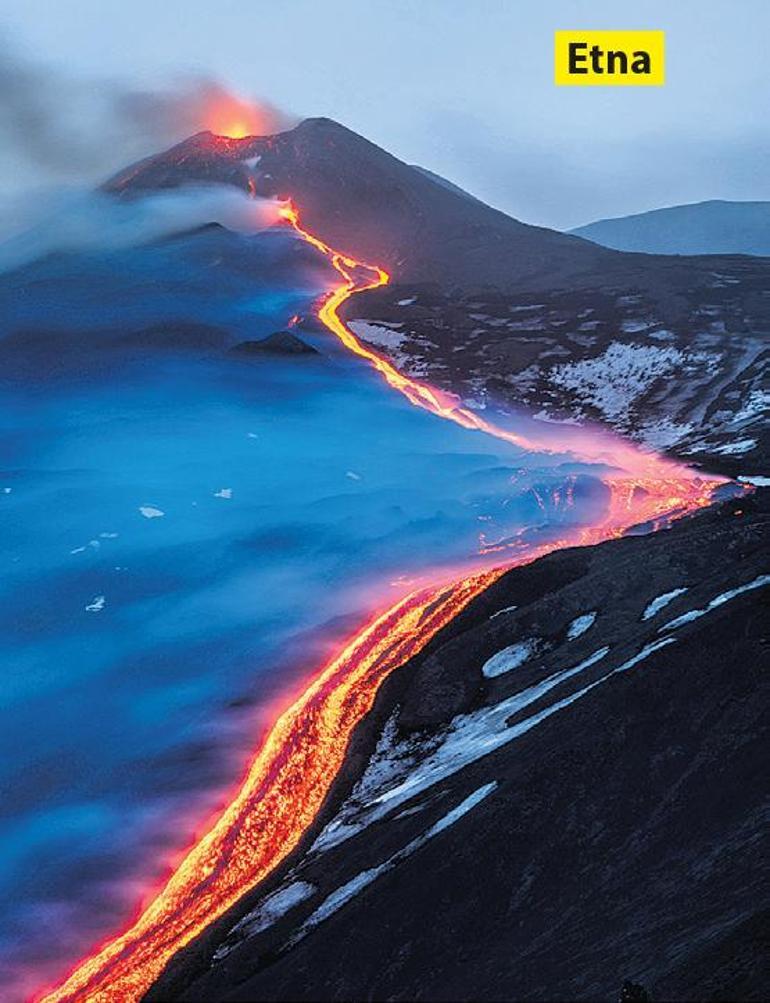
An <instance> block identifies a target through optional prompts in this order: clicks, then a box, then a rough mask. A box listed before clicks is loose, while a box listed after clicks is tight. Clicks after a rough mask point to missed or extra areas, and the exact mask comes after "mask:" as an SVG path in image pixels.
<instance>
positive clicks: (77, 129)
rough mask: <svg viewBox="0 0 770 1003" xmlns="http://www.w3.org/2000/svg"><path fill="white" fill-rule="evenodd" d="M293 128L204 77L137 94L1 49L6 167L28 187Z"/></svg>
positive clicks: (1, 136)
mask: <svg viewBox="0 0 770 1003" xmlns="http://www.w3.org/2000/svg"><path fill="white" fill-rule="evenodd" d="M292 124H293V120H292V119H291V118H290V117H288V116H286V115H285V114H283V113H282V112H280V111H278V110H277V109H276V108H274V107H272V106H271V105H269V104H266V103H265V102H263V101H259V100H252V99H247V98H244V97H241V96H237V95H234V94H233V93H231V92H230V91H228V90H227V89H226V88H225V87H224V86H223V85H222V84H220V83H217V82H216V81H214V80H211V79H208V78H205V77H192V78H188V79H185V80H181V81H179V82H177V83H175V84H172V85H170V86H168V87H165V88H160V89H156V90H138V89H135V88H131V87H128V86H126V85H125V84H121V83H120V82H119V81H112V80H96V79H90V80H85V79H78V78H74V77H70V76H68V75H67V74H66V73H64V72H62V71H59V70H57V69H53V68H50V67H46V66H43V65H41V64H37V63H34V62H31V61H29V60H26V59H24V58H22V57H20V56H19V55H18V54H17V53H15V52H14V51H12V49H11V48H10V47H9V46H8V44H7V43H5V44H1V43H0V149H2V151H3V154H2V155H3V159H4V161H5V164H4V165H3V166H4V167H5V170H6V172H7V173H8V174H9V175H11V176H12V177H14V179H17V178H23V179H24V182H25V183H29V181H30V180H31V181H32V183H39V184H45V183H51V182H54V183H57V182H63V181H69V182H72V181H75V182H95V181H98V180H101V179H102V178H103V177H105V176H106V175H108V174H110V173H112V172H114V171H115V170H118V169H119V168H121V167H124V166H125V165H126V163H130V162H131V161H133V160H136V159H138V158H139V157H143V156H146V155H148V154H150V153H153V152H155V151H156V150H157V149H158V148H159V147H160V148H163V147H167V146H170V145H172V144H173V143H175V142H177V141H179V140H181V139H184V138H186V137H187V136H189V135H191V134H192V133H196V132H201V131H203V130H210V131H211V132H215V133H219V134H221V135H227V136H233V137H240V136H247V135H266V134H269V133H273V132H278V131H280V130H282V129H286V128H288V127H290V126H291V125H292ZM17 183H18V182H17Z"/></svg>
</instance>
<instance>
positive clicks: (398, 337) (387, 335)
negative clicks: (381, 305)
mask: <svg viewBox="0 0 770 1003" xmlns="http://www.w3.org/2000/svg"><path fill="white" fill-rule="evenodd" d="M348 327H349V328H350V329H351V330H352V331H353V334H355V335H356V337H358V338H362V339H363V340H364V341H368V342H369V344H371V345H378V346H379V347H380V348H400V347H401V345H403V343H404V342H405V341H406V335H405V334H403V333H402V332H401V331H394V330H393V328H391V327H384V326H383V325H382V324H370V323H369V321H368V320H351V321H348Z"/></svg>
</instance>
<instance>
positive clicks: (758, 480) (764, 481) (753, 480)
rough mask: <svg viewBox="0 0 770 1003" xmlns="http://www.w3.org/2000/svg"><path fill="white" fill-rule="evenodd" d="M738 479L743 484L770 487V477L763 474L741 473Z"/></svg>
mask: <svg viewBox="0 0 770 1003" xmlns="http://www.w3.org/2000/svg"><path fill="white" fill-rule="evenodd" d="M738 480H739V481H740V482H741V484H751V485H752V486H753V487H755V488H770V477H765V476H763V475H762V474H751V475H750V476H745V475H744V474H740V475H739V477H738Z"/></svg>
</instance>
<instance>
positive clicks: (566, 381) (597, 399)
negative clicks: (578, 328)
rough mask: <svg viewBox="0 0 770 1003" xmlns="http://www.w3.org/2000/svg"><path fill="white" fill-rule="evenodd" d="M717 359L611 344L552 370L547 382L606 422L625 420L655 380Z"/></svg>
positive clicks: (701, 354) (675, 350)
mask: <svg viewBox="0 0 770 1003" xmlns="http://www.w3.org/2000/svg"><path fill="white" fill-rule="evenodd" d="M717 358H718V356H715V355H712V354H710V353H707V352H688V353H684V352H681V351H680V350H679V349H678V348H673V347H671V346H666V347H661V346H658V345H627V344H624V343H622V342H619V341H613V342H612V343H611V344H610V345H608V347H607V348H606V349H605V351H604V352H603V353H602V354H601V355H598V356H596V357H595V358H593V359H583V360H581V361H580V362H566V363H562V364H561V365H559V366H554V367H553V368H552V369H551V371H550V373H549V374H548V376H549V379H550V381H551V382H552V383H553V384H555V385H556V386H559V387H561V388H562V389H564V390H568V391H571V392H574V393H575V394H576V395H577V396H578V397H579V398H581V399H582V400H583V401H585V402H586V403H588V404H592V405H593V406H594V407H595V408H596V409H597V410H598V411H600V412H601V413H602V414H603V415H604V416H605V417H606V418H609V419H615V420H617V419H619V418H624V417H627V412H628V409H629V408H630V406H631V405H632V404H633V402H634V401H635V400H636V399H637V397H639V396H641V394H643V393H645V392H646V391H647V390H649V389H650V387H651V386H652V385H653V384H654V383H655V381H656V380H658V379H660V378H661V377H663V376H666V375H668V374H670V373H671V372H673V371H674V370H675V369H678V368H679V367H681V366H684V365H685V364H688V365H694V364H705V363H710V362H713V361H715V360H716V359H717Z"/></svg>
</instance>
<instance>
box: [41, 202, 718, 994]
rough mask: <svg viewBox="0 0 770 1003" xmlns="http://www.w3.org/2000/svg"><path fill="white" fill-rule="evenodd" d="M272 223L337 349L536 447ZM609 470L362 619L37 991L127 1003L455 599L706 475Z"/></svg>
mask: <svg viewBox="0 0 770 1003" xmlns="http://www.w3.org/2000/svg"><path fill="white" fill-rule="evenodd" d="M281 215H282V217H283V220H284V221H285V222H287V223H288V224H290V225H291V226H292V227H293V228H294V230H295V231H296V232H297V234H298V235H299V236H300V237H301V238H302V239H304V240H306V241H308V242H309V243H310V244H312V245H313V246H315V247H316V248H317V249H318V251H319V252H320V253H322V254H323V255H324V256H325V257H327V259H328V260H329V261H330V262H331V264H332V265H333V266H334V268H335V269H336V271H337V273H338V274H339V276H340V283H339V284H338V285H337V286H336V287H335V288H334V289H333V290H332V291H331V292H330V293H329V294H328V295H327V296H326V297H325V299H324V300H323V301H322V303H321V305H320V308H319V311H318V315H319V318H320V319H321V321H322V322H323V323H324V324H325V326H326V327H327V328H328V329H329V330H330V331H331V332H332V334H334V335H335V336H336V337H337V338H338V339H339V340H340V341H341V342H342V343H343V345H344V346H345V347H346V348H347V349H349V350H350V351H351V352H353V353H355V354H356V355H358V356H359V357H361V358H362V359H364V360H365V361H366V362H367V363H368V364H369V365H371V366H373V367H374V368H375V369H376V370H377V371H378V372H379V373H380V375H381V376H382V377H383V378H384V379H385V380H386V381H387V383H388V384H389V385H390V386H391V387H393V388H394V389H396V390H398V391H399V392H400V393H402V394H403V395H404V396H405V397H406V398H407V399H408V400H409V401H410V402H411V403H412V404H414V405H416V406H419V407H421V408H424V409H426V410H428V411H430V412H432V413H434V414H435V415H437V416H438V417H441V418H444V419H447V420H451V421H453V422H456V423H457V424H459V425H461V426H462V427H464V428H467V429H475V430H477V431H479V432H480V433H482V434H486V435H491V436H494V437H496V438H497V439H500V440H503V441H505V442H508V443H511V444H513V445H515V446H518V447H521V446H524V447H526V448H527V449H531V450H538V449H539V450H543V449H544V448H547V446H548V444H547V443H544V442H533V441H532V440H531V438H525V437H522V436H520V435H518V434H516V433H515V432H513V431H508V430H506V429H505V428H502V427H498V426H496V425H494V424H492V423H490V422H487V421H486V420H484V419H482V418H481V417H479V416H478V415H476V414H475V413H474V412H473V411H471V410H469V409H467V408H465V407H463V406H461V404H460V403H459V402H458V401H457V400H456V399H455V398H453V397H452V396H451V395H449V394H446V393H444V392H443V391H440V390H438V389H436V388H433V387H431V386H430V385H429V384H427V383H424V382H419V381H416V380H413V379H410V378H408V377H407V376H405V375H404V374H402V373H400V372H399V371H398V370H397V369H396V368H395V367H394V366H393V365H392V364H391V363H390V362H389V361H388V360H387V359H386V358H385V357H384V356H382V355H380V354H378V353H377V352H375V351H374V350H373V349H371V348H369V347H368V346H366V345H365V344H363V343H362V342H361V341H359V340H358V338H357V337H356V336H355V334H354V333H353V332H352V330H351V329H350V328H349V326H348V325H347V324H346V323H345V322H344V320H343V319H342V318H341V317H340V313H339V310H340V307H341V306H342V304H343V303H344V302H345V301H346V300H347V299H348V298H349V297H350V296H352V295H353V294H355V293H356V292H360V291H362V290H364V289H371V288H375V287H377V286H380V285H384V284H385V283H387V282H388V280H389V277H388V275H387V273H386V272H385V271H383V270H382V269H381V268H378V267H372V266H368V265H365V264H363V263H361V262H358V261H355V260H353V259H352V258H350V257H348V256H346V255H345V254H342V253H340V252H337V251H335V250H333V249H332V248H330V247H328V246H327V245H326V244H325V243H324V242H323V241H322V240H320V239H319V238H318V237H317V236H315V235H314V234H312V233H310V232H308V231H307V230H305V229H304V228H303V226H302V224H301V222H300V216H299V213H298V211H297V209H296V208H295V207H294V206H292V205H290V204H289V205H286V206H284V207H283V209H282V210H281ZM605 447H606V441H604V442H603V443H602V446H601V447H596V450H595V453H594V455H593V456H592V455H591V439H590V436H586V437H585V439H584V440H583V445H582V447H581V449H580V451H581V452H582V453H584V454H585V455H587V456H588V457H589V458H591V459H597V458H598V456H597V454H601V455H602V456H604V454H605V452H606V449H605ZM614 456H615V458H616V459H617V461H618V463H617V467H616V469H613V470H611V471H610V472H609V473H608V474H606V475H605V476H604V480H605V483H606V485H607V487H608V489H609V494H608V497H609V503H608V505H607V506H606V508H605V512H604V514H603V516H602V518H601V521H599V522H598V523H597V524H596V525H594V526H591V527H588V528H585V527H583V528H580V529H570V530H565V532H564V536H563V537H562V539H560V540H557V541H551V542H549V543H548V544H545V545H542V546H539V547H537V548H534V549H529V550H526V552H524V553H522V552H519V553H518V555H517V556H514V555H513V554H511V553H509V554H508V555H506V554H505V553H504V552H501V551H505V547H501V548H495V547H491V548H489V549H488V550H487V551H486V553H485V554H484V556H483V558H482V560H483V562H484V563H483V564H482V565H481V567H480V568H479V569H478V570H476V571H474V572H473V573H469V572H468V571H467V570H466V571H464V572H463V573H462V574H460V573H457V574H455V575H454V576H451V575H449V576H447V574H446V572H444V573H442V575H441V576H439V575H438V574H437V576H436V579H437V580H436V581H435V582H434V584H432V585H430V586H427V587H422V588H420V589H419V590H417V591H414V592H411V593H410V594H408V595H405V596H403V597H402V598H401V599H400V600H399V601H398V602H396V603H395V604H394V605H392V606H391V607H390V608H388V609H386V610H385V611H384V612H382V611H381V612H379V613H377V614H376V615H374V616H373V617H372V619H371V620H370V622H369V623H367V624H366V625H365V626H364V627H363V628H362V629H361V630H360V631H359V632H358V633H357V634H356V635H355V636H354V637H352V638H351V639H350V640H349V641H348V643H347V644H346V645H345V646H344V648H343V650H341V651H340V652H339V653H338V654H337V655H336V657H334V658H333V660H332V661H331V662H330V663H329V664H328V665H327V666H326V667H325V668H323V669H322V670H321V671H320V672H319V673H318V675H317V676H316V677H315V679H313V681H312V682H311V683H310V685H309V686H308V688H307V689H306V690H305V691H304V693H302V694H301V696H300V697H299V698H298V699H297V700H296V701H295V702H294V703H293V704H292V705H291V706H290V707H288V709H286V710H285V711H284V712H283V713H282V714H281V715H280V716H279V717H278V719H277V720H276V722H275V723H274V725H273V726H272V728H271V730H270V732H269V733H268V735H267V737H266V739H265V741H264V744H263V745H262V747H261V748H260V749H259V750H258V751H257V753H256V754H255V756H254V758H253V760H252V762H251V764H250V766H249V768H248V771H247V774H246V776H245V778H244V780H243V781H242V783H241V785H240V788H239V789H238V791H237V793H236V794H235V795H234V797H233V799H232V800H231V802H230V803H229V805H228V806H227V808H226V809H225V810H224V811H223V812H222V813H221V815H220V816H219V817H218V818H217V819H216V820H215V821H214V823H213V824H212V825H211V827H210V828H209V830H208V832H206V834H205V835H204V836H203V837H202V838H200V840H199V841H198V842H197V843H195V845H194V846H193V847H192V848H191V849H190V850H189V852H188V853H187V855H186V856H185V857H184V859H183V860H182V861H181V863H180V864H179V865H178V866H177V868H176V870H175V871H174V873H173V874H172V876H171V877H170V879H169V880H168V881H167V883H166V884H165V886H164V887H163V888H161V889H160V890H159V891H158V892H157V893H156V894H155V895H154V897H152V899H151V901H150V902H149V904H147V905H146V907H144V908H143V909H142V911H141V912H140V914H139V915H138V917H137V918H136V919H135V921H134V922H133V923H132V924H131V925H130V926H129V928H128V929H126V930H125V931H124V932H122V933H120V934H119V935H118V936H115V937H113V938H111V939H110V940H109V941H108V942H106V943H105V944H103V945H102V946H100V947H98V948H97V949H95V951H94V952H93V953H92V954H91V956H89V957H87V958H85V959H84V960H82V961H81V962H80V963H79V964H78V965H77V966H76V967H75V969H74V970H73V971H72V972H71V974H70V975H69V976H68V977H66V979H65V980H64V981H63V982H62V983H61V984H59V985H58V986H57V987H56V988H53V989H50V990H47V991H46V992H45V993H43V994H42V995H40V996H38V997H37V998H38V999H39V1000H45V1001H47V1003H53V1001H64V1000H68V1001H70V1000H73V1001H74V1000H89V1001H96V1000H101V1001H108V1000H109V1001H128V1000H138V999H140V998H141V996H142V995H143V993H144V992H146V991H147V989H148V988H149V987H150V986H151V985H152V983H153V982H154V981H155V979H157V977H158V976H159V975H160V973H161V972H162V970H163V968H164V967H165V965H166V964H167V962H168V961H169V960H170V958H171V957H172V956H173V955H174V954H175V953H176V952H177V951H179V950H180V949H181V948H182V947H184V946H185V945H186V944H188V943H189V942H190V941H192V940H193V939H194V938H195V937H196V936H197V935H198V934H200V933H201V932H202V931H203V930H204V929H205V928H206V927H207V926H208V925H209V924H210V923H212V922H213V921H214V920H216V919H217V918H218V917H220V916H222V914H223V913H225V912H226V911H227V910H228V909H229V908H230V907H231V906H232V905H233V904H234V903H235V902H237V901H238V899H239V898H240V897H241V896H242V895H243V894H244V893H245V892H247V891H249V890H250V889H251V888H253V887H254V885H256V884H257V883H258V882H259V881H261V880H262V879H263V878H264V877H265V876H266V875H267V874H269V873H270V872H271V871H272V870H273V869H274V868H275V867H276V866H278V864H280V862H281V861H282V860H283V859H284V858H285V857H286V856H287V855H288V854H289V853H290V852H291V851H292V850H293V849H294V848H295V847H296V846H297V844H298V842H299V841H300V839H301V838H302V836H303V834H304V833H305V832H306V830H307V828H308V826H309V825H310V824H311V823H312V822H313V820H314V819H315V817H316V816H317V814H318V811H319V809H320V807H321V805H322V803H323V801H324V799H325V797H326V795H327V794H328V792H329V789H330V787H331V785H332V783H333V781H334V778H335V776H336V775H337V772H338V770H339V768H340V766H341V764H342V762H343V759H344V757H345V753H346V749H347V746H348V742H349V740H350V737H351V734H352V732H353V730H354V728H355V727H356V725H357V724H358V723H359V722H360V721H361V719H362V718H363V717H364V716H365V715H366V713H367V712H368V711H369V709H370V708H371V706H372V703H373V701H374V699H375V696H376V694H377V690H378V688H379V686H380V684H381V683H382V681H383V680H384V679H385V678H386V677H387V676H388V675H389V674H390V673H391V672H392V671H393V670H395V669H396V668H398V667H399V666H401V665H403V664H404V663H405V662H406V661H407V660H408V659H409V658H411V657H412V656H414V655H415V654H417V653H418V652H419V651H420V650H421V649H422V648H423V647H424V646H425V645H426V644H427V643H428V641H430V639H431V638H432V637H433V636H434V635H435V634H436V632H437V631H439V630H440V629H441V628H442V627H443V626H444V625H445V624H447V623H448V622H449V621H450V620H451V619H452V618H453V617H454V616H456V615H457V613H458V612H459V611H460V610H462V609H463V607H464V606H465V605H466V604H467V603H468V602H470V601H471V600H472V599H473V598H474V597H475V596H477V595H478V594H479V593H480V592H481V591H482V590H483V589H485V588H486V587H487V586H488V585H489V584H491V582H493V581H494V580H495V579H496V578H497V577H499V576H500V575H501V574H502V573H503V572H504V571H505V570H506V569H507V568H509V567H511V566H512V565H513V564H516V563H523V562H524V561H531V560H533V559H534V558H536V557H538V556H541V555H542V554H543V553H545V552H547V551H550V550H554V549H557V548H559V547H564V546H569V545H575V544H585V543H596V542H599V541H601V540H606V539H609V538H611V537H615V536H619V535H620V534H622V533H623V532H624V531H625V530H626V529H628V528H629V527H630V526H632V525H635V524H639V523H652V524H653V525H655V524H658V523H662V522H664V521H666V520H668V519H670V518H672V517H677V516H680V515H683V514H686V513H687V512H691V511H694V510H695V509H697V508H699V507H701V506H704V505H707V504H708V503H709V501H710V499H711V495H712V492H713V490H714V488H715V486H716V485H717V484H719V483H722V482H721V480H720V479H715V478H703V477H700V476H697V475H696V474H695V473H694V472H692V471H690V470H688V469H687V468H685V467H683V466H680V465H678V464H675V463H673V462H670V461H668V460H665V459H663V458H660V457H657V456H654V455H651V454H647V453H644V452H642V451H641V450H638V449H636V448H635V447H634V446H632V445H630V444H627V443H616V451H615V453H614Z"/></svg>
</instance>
